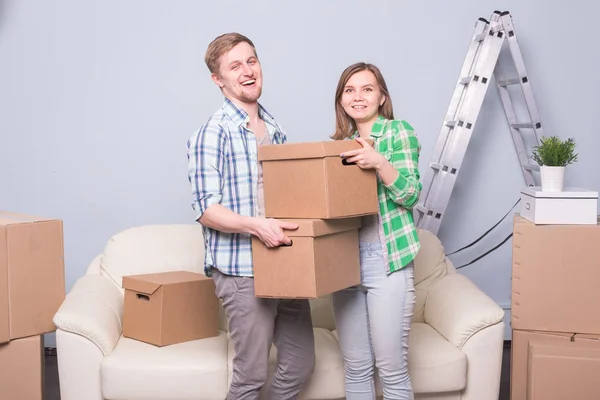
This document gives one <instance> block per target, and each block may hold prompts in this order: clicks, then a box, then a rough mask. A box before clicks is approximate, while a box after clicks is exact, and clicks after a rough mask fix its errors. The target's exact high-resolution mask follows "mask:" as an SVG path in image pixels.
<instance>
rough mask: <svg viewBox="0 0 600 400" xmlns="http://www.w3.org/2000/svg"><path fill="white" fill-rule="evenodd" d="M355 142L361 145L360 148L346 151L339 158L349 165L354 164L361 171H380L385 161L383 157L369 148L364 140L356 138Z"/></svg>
mask: <svg viewBox="0 0 600 400" xmlns="http://www.w3.org/2000/svg"><path fill="white" fill-rule="evenodd" d="M355 140H356V141H357V142H358V143H360V144H361V146H362V148H361V149H358V150H350V151H347V152H345V153H343V154H340V157H342V158H345V159H346V161H347V162H349V163H356V165H358V167H359V168H362V169H370V168H375V169H380V168H381V167H382V165H383V164H384V163H385V162H386V161H387V160H386V159H385V157H383V156H382V155H381V154H380V153H378V152H377V150H375V149H374V148H373V147H372V146H370V145H369V144H368V143H367V142H366V141H365V140H364V139H362V138H360V137H357V138H356V139H355Z"/></svg>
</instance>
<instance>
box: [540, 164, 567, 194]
mask: <svg viewBox="0 0 600 400" xmlns="http://www.w3.org/2000/svg"><path fill="white" fill-rule="evenodd" d="M540 175H541V181H542V192H562V190H563V188H564V184H565V167H549V166H546V165H542V166H540Z"/></svg>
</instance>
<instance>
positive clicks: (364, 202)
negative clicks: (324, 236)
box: [258, 140, 379, 219]
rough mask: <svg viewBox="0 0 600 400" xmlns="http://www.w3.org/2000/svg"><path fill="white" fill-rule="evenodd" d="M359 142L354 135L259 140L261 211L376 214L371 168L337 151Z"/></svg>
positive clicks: (270, 213)
mask: <svg viewBox="0 0 600 400" xmlns="http://www.w3.org/2000/svg"><path fill="white" fill-rule="evenodd" d="M370 143H372V141H370ZM359 148H361V145H360V143H358V142H356V141H354V140H338V141H333V140H332V141H328V142H306V143H286V144H275V145H267V146H261V147H260V148H259V149H258V159H259V161H261V162H262V167H263V179H264V197H265V215H266V216H267V217H272V218H318V219H332V218H344V217H354V216H360V215H368V214H377V213H378V212H379V202H378V199H377V176H376V173H375V170H373V169H369V170H363V169H360V168H359V167H358V166H357V165H354V164H351V165H346V163H344V160H343V159H342V158H341V157H340V154H341V153H344V152H346V151H349V150H355V149H359Z"/></svg>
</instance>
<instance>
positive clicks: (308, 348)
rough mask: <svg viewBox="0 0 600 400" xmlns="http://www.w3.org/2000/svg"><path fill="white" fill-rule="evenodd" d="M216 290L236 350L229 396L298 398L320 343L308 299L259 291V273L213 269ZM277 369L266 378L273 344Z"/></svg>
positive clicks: (241, 399)
mask: <svg viewBox="0 0 600 400" xmlns="http://www.w3.org/2000/svg"><path fill="white" fill-rule="evenodd" d="M213 280H214V282H215V286H216V293H217V296H218V297H220V298H221V299H222V300H223V307H224V309H225V312H226V313H227V317H228V319H229V332H230V334H231V340H232V341H233V346H234V350H235V356H234V358H233V376H232V381H231V385H230V387H229V393H228V394H227V400H257V399H258V398H259V394H260V391H261V389H262V388H263V386H265V388H264V391H263V392H264V394H265V395H266V399H268V400H288V399H289V400H294V399H296V398H297V396H298V394H299V393H300V391H301V390H302V389H303V387H304V385H305V383H306V382H307V381H308V379H309V378H310V376H311V375H312V372H313V368H314V363H315V344H314V336H313V327H312V319H311V314H310V305H309V302H308V300H297V299H289V300H288V299H265V298H258V297H255V296H254V279H253V278H247V277H236V276H230V275H225V274H223V273H221V272H219V271H217V270H216V269H213ZM272 344H274V345H275V347H276V348H277V370H276V371H275V374H274V376H273V379H272V380H271V382H269V383H267V378H268V370H269V352H270V349H271V345H272Z"/></svg>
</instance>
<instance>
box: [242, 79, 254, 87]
mask: <svg viewBox="0 0 600 400" xmlns="http://www.w3.org/2000/svg"><path fill="white" fill-rule="evenodd" d="M255 83H256V80H255V79H250V80H247V81H246V82H242V86H250V85H254V84H255Z"/></svg>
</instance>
